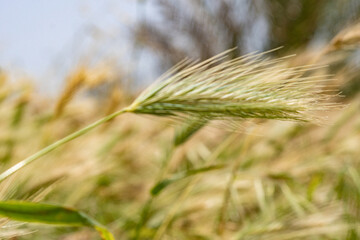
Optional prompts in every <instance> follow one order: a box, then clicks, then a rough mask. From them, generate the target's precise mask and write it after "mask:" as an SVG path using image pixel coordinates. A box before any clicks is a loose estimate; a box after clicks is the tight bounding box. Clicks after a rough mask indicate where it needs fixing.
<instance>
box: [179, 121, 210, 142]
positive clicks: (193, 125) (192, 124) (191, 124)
mask: <svg viewBox="0 0 360 240" xmlns="http://www.w3.org/2000/svg"><path fill="white" fill-rule="evenodd" d="M207 122H208V120H207V119H205V118H204V119H201V118H191V119H189V120H188V121H187V122H185V123H184V124H183V125H182V126H181V127H180V128H179V129H177V131H176V133H175V138H174V145H175V146H179V145H181V144H183V143H184V142H186V141H187V140H188V139H189V138H190V137H191V136H192V135H194V134H195V133H196V132H197V131H198V130H200V129H201V128H202V127H204V126H205V125H206V124H207Z"/></svg>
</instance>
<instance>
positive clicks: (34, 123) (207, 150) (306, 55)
mask: <svg viewBox="0 0 360 240" xmlns="http://www.w3.org/2000/svg"><path fill="white" fill-rule="evenodd" d="M358 29H359V25H358V24H355V25H352V26H349V27H348V28H346V29H344V30H343V31H341V32H340V33H339V34H338V35H337V36H336V37H335V38H334V39H333V40H332V41H330V42H329V43H328V44H327V45H326V46H325V47H324V48H322V49H318V50H317V51H311V52H307V51H305V50H301V49H300V50H298V51H297V52H296V54H297V55H296V56H293V57H289V58H286V57H284V58H282V59H281V64H284V65H286V66H287V67H286V68H284V66H283V65H281V69H280V70H277V69H278V68H277V66H278V65H274V66H276V67H274V68H272V67H271V68H268V65H271V66H272V64H273V62H275V63H276V64H278V61H280V60H279V58H273V59H272V58H269V59H266V60H264V62H261V61H258V60H256V61H254V62H251V58H250V60H249V61H250V63H251V64H249V62H246V61H245V62H241V60H239V59H237V58H230V60H225V63H224V62H222V60H224V59H221V61H218V62H217V61H212V60H211V61H209V62H208V63H207V64H204V65H201V64H203V63H204V62H200V63H195V62H190V61H189V62H186V61H185V62H182V63H180V65H177V67H178V68H175V69H173V72H170V74H169V75H168V76H167V77H165V78H164V79H163V81H159V82H158V83H157V84H158V85H157V84H154V85H151V86H150V87H149V88H148V89H147V90H145V91H144V92H143V93H141V94H138V93H137V92H136V91H128V88H127V86H125V84H124V85H121V84H120V83H118V82H116V81H114V79H116V78H117V77H119V76H116V74H115V72H116V71H115V70H114V69H111V67H109V65H106V64H100V65H99V66H97V67H94V68H90V67H87V66H79V67H74V71H73V72H71V73H69V74H68V78H67V79H66V83H65V87H64V89H63V91H62V92H61V94H60V96H59V97H58V98H57V99H46V98H45V97H42V96H40V95H37V94H36V92H35V91H34V90H33V86H32V83H31V82H22V81H18V82H15V83H14V82H11V81H9V80H8V76H7V72H6V71H2V72H0V131H1V133H2V134H1V136H0V173H3V172H5V171H6V170H7V169H9V168H10V167H11V166H14V165H15V164H16V163H19V162H20V161H21V160H22V159H26V158H27V157H28V156H29V155H31V154H33V153H34V152H36V151H38V150H39V149H43V148H45V147H47V146H49V145H50V144H52V143H53V142H55V141H57V140H59V139H62V138H64V137H66V136H68V135H69V134H71V133H73V132H76V131H77V130H79V129H82V128H83V127H85V126H87V125H88V124H91V123H92V122H94V121H96V120H98V119H101V118H103V117H105V116H108V115H109V114H112V113H114V112H116V111H118V110H119V109H122V108H124V107H126V106H129V105H130V106H133V108H132V109H131V111H129V112H132V113H139V114H126V115H121V116H119V117H117V118H114V119H111V120H110V121H107V122H106V123H104V124H102V125H101V126H100V127H98V128H96V129H94V130H93V131H91V132H89V133H86V134H84V135H83V136H81V137H79V138H77V139H74V141H71V142H68V143H67V144H65V145H64V146H61V147H59V148H56V149H55V150H54V151H53V152H51V153H49V154H48V155H44V156H43V158H41V159H39V160H37V161H36V162H32V163H31V164H29V165H27V166H25V167H23V168H20V169H19V171H17V172H16V173H14V174H13V175H11V176H9V177H6V178H4V179H2V181H0V202H3V201H4V202H5V201H8V200H21V201H27V202H31V203H50V204H54V205H56V206H57V205H61V206H68V207H72V208H74V209H76V210H79V211H81V213H86V214H87V215H89V216H91V217H93V218H94V219H96V220H97V221H98V222H100V223H101V224H102V225H101V226H105V227H106V228H107V229H109V231H110V232H111V233H112V234H113V235H114V237H115V238H116V239H139V240H140V239H184V240H185V239H194V240H195V239H199V240H200V239H234V240H235V239H244V240H257V239H269V240H272V239H273V240H287V239H316V240H317V239H319V240H320V239H324V240H325V239H346V240H355V239H359V238H360V230H359V229H360V158H359V156H360V148H359V144H360V94H359V89H358V87H357V85H356V84H357V82H358V80H357V76H358V73H357V72H356V71H354V70H353V69H352V68H351V66H350V65H349V64H348V62H347V60H348V58H349V52H351V51H354V50H356V49H357V48H358V46H359V31H358ZM230 53H231V52H230ZM260 55H261V54H260ZM220 56H222V55H220ZM263 57H264V55H261V56H260V57H259V58H260V59H263ZM265 58H266V55H265ZM238 61H239V62H241V64H243V65H240V64H239V65H236V64H238V63H239V62H238ZM268 61H269V62H271V61H273V62H271V64H268V63H269V62H268ZM185 63H186V64H185ZM254 63H255V64H254ZM181 64H183V65H181ZM196 64H199V65H196ZM221 64H223V65H221ZM312 64H316V65H312ZM194 66H196V67H194ZM204 66H205V67H204ZM249 66H250V67H253V68H251V69H250V67H249ZM303 66H306V67H303ZM203 67H204V68H203ZM240 67H243V68H240ZM189 69H190V70H189ZM224 69H231V71H229V72H227V71H225V70H224ZM289 69H290V70H289ZM299 69H300V70H299ZM309 69H311V71H312V72H313V73H312V74H314V75H310V74H309V73H308V70H309ZM292 71H293V72H292ZM234 72H236V74H240V75H236V74H235V73H234ZM237 72H238V73H237ZM244 72H246V73H247V74H242V73H244ZM241 74H242V75H241ZM263 75H265V76H263ZM300 75H301V76H300ZM239 76H242V77H243V76H246V79H245V80H243V81H244V82H246V84H244V85H243V86H245V90H247V91H253V92H255V93H253V95H254V96H253V95H251V93H250V95H249V97H248V96H247V95H246V94H249V93H248V92H247V91H243V92H242V93H243V94H244V95H246V96H247V97H246V98H245V97H243V98H244V99H242V98H241V97H239V96H238V95H239V94H238V93H239V92H241V91H240V90H239V89H238V88H237V85H235V84H236V81H235V80H236V79H237V78H239ZM289 76H290V77H289ZM312 76H314V77H312ZM319 76H320V77H319ZM263 77H264V78H263ZM266 77H271V79H270V78H269V79H267V78H266ZM288 77H289V78H288ZM232 78H234V79H235V80H234V79H232ZM248 78H249V79H250V80H248ZM209 79H210V80H211V79H215V80H214V81H213V82H211V81H210V80H209ZM224 79H225V80H224ZM229 79H232V80H229ZM274 79H275V80H279V82H280V81H282V82H286V83H287V84H289V86H291V87H292V90H293V91H292V92H291V93H288V91H285V90H286V89H285V90H284V89H282V87H284V88H285V87H286V86H287V85H279V84H277V85H270V86H272V87H273V89H271V91H270V90H269V91H268V92H266V91H265V90H264V89H265V87H268V86H269V85H266V84H265V83H266V81H269V82H271V80H274ZM291 79H294V80H291ZM304 79H305V82H307V81H308V82H309V83H310V82H311V84H314V86H319V85H317V84H318V83H319V82H321V85H320V89H312V86H313V85H306V86H304V85H301V81H304ZM319 79H320V80H321V81H319V82H317V80H319ZM220 80H224V81H228V82H227V84H228V85H226V84H224V85H222V84H220V86H218V85H216V84H215V85H211V84H212V83H214V82H215V83H216V81H220ZM262 84H265V85H262ZM209 85H211V87H209ZM233 85H234V86H233ZM254 85H255V87H254ZM199 86H200V87H201V90H198V89H197V88H196V87H199ZM224 86H225V87H224ZM228 86H230V87H228ZM222 87H224V88H225V89H227V90H228V91H227V92H226V91H224V92H225V93H226V96H225V95H220V94H221V93H224V92H221V91H222V90H223V88H222ZM226 87H228V88H226ZM302 87H303V89H302ZM209 89H210V90H209ZM219 89H222V90H219ZM185 90H186V91H185ZM283 90H284V91H283ZM92 91H100V92H101V91H104V92H105V93H104V94H101V95H100V97H99V96H98V95H92V94H91V92H92ZM209 91H210V94H209V93H208V92H209ZM217 91H219V92H220V94H218V93H217ZM327 91H328V92H330V94H331V96H332V97H331V98H329V99H328V98H325V97H324V98H322V97H319V98H317V95H316V94H317V93H320V92H327ZM214 92H215V93H214ZM200 93H201V94H202V95H201V94H200ZM234 93H237V94H238V95H236V94H234ZM265 93H266V94H265ZM277 93H280V94H279V96H278V95H276V94H277ZM262 94H264V96H263V95H262ZM219 95H220V96H219ZM233 95H236V96H233ZM179 96H180V97H179ZM274 96H275V97H278V98H275V97H274ZM321 96H323V95H321ZM305 98H306V101H305V100H304V101H301V104H298V103H299V102H297V101H294V102H293V103H291V104H290V103H289V104H288V105H287V104H286V103H284V99H285V100H286V101H289V99H290V100H294V99H295V100H299V101H300V100H302V99H305ZM234 99H237V101H238V100H239V99H241V100H242V101H245V102H246V101H249V100H253V99H256V100H259V101H260V102H261V101H262V102H261V104H263V105H261V107H264V106H265V107H264V108H269V106H270V107H272V106H273V105H271V104H270V103H273V102H276V103H280V104H283V105H281V106H285V107H289V106H291V107H293V105H295V110H294V109H293V108H291V109H290V110H291V111H290V110H289V108H281V109H280V110H277V109H275V110H274V108H272V109H270V110H269V111H265V112H264V111H262V110H261V109H260V110H261V111H259V112H258V113H256V114H255V113H251V114H250V113H247V114H248V115H246V113H245V114H244V112H243V111H245V110H243V109H241V110H238V109H235V110H234V108H233V105H231V107H232V108H230V110H229V108H225V110H223V109H220V110H219V108H216V107H213V108H212V109H211V111H209V113H208V112H206V109H205V110H204V108H207V107H208V106H209V104H215V105H216V104H220V103H221V104H223V103H225V104H228V103H229V102H230V103H231V101H233V100H234ZM264 99H266V100H264ZM215 100H216V101H215ZM318 100H319V101H318ZM320 100H325V103H326V104H323V105H321V103H320ZM222 101H224V102H222ZM134 103H135V104H134ZM197 103H201V104H203V105H201V104H199V106H197V105H196V104H197ZM204 103H205V104H204ZM297 104H298V105H297ZM302 104H305V106H306V108H299V109H298V108H296V107H302V106H303V105H302ZM194 105H196V106H195V107H198V108H196V109H195V110H192V108H190V107H191V106H194ZM204 105H205V107H204ZM179 106H180V107H179ZM166 107H168V109H165V110H164V108H166ZM312 107H313V108H314V113H312V114H313V115H311V117H308V115H302V114H303V112H307V111H308V110H313V109H312ZM184 109H185V110H184ZM189 109H190V110H189ZM254 109H255V110H256V109H257V110H259V108H258V107H257V106H256V108H252V109H251V111H254ZM284 109H285V110H284ZM293 110H294V111H293ZM325 110H326V111H325ZM152 111H155V112H156V114H153V115H157V116H148V115H147V114H149V113H150V115H151V114H152V113H153V112H152ZM216 111H217V112H216ZM199 112H201V113H199ZM204 112H205V113H204ZM294 112H295V113H294ZM143 113H145V114H144V115H142V114H143ZM278 113H280V115H277V114H278ZM314 114H315V115H314ZM244 115H245V117H244ZM164 116H165V117H164ZM246 116H249V118H251V120H249V121H248V120H246V121H245V119H246ZM277 116H280V117H277ZM303 116H306V117H303ZM271 119H272V120H271ZM274 119H277V120H274ZM279 119H280V120H279ZM281 119H282V120H284V121H281ZM317 119H321V120H320V121H315V120H317ZM213 120H216V121H217V122H216V123H215V124H212V123H211V121H213ZM224 120H225V121H224ZM287 120H290V121H287ZM302 121H305V122H302ZM60 211H61V210H60ZM1 216H4V214H1ZM81 216H82V215H81ZM15 220H16V219H14V220H12V218H11V217H9V218H6V217H3V218H0V238H1V239H25V240H26V239H63V240H81V239H84V240H85V239H99V238H100V236H99V234H98V233H96V232H95V231H94V230H93V229H91V228H88V227H94V225H91V224H90V225H89V224H87V223H86V224H80V225H76V224H74V225H75V227H74V226H73V227H69V226H61V227H60V226H55V227H54V226H50V225H46V224H36V223H29V222H31V221H15ZM17 220H19V219H17ZM35 222H36V221H35ZM60 225H66V224H60ZM83 226H87V227H83ZM98 226H99V225H96V224H95V228H96V227H98ZM103 237H104V236H103ZM104 239H105V238H104ZM109 239H111V238H109Z"/></svg>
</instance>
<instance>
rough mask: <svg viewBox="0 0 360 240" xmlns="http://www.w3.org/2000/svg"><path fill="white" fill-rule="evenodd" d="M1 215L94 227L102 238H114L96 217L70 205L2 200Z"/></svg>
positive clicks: (19, 219) (20, 219)
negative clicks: (69, 206)
mask: <svg viewBox="0 0 360 240" xmlns="http://www.w3.org/2000/svg"><path fill="white" fill-rule="evenodd" d="M0 216H4V217H7V218H9V219H12V220H17V221H22V222H35V223H44V224H52V225H65V226H78V227H82V226H87V227H92V228H94V229H96V230H97V231H98V232H99V233H100V235H101V237H102V239H104V240H114V237H113V235H112V234H111V233H110V232H109V231H108V230H107V229H106V228H105V227H104V226H103V225H101V224H100V223H98V222H97V221H96V220H95V219H93V218H91V217H90V216H88V215H86V214H85V213H83V212H81V211H77V210H75V209H72V208H68V207H63V206H58V205H51V204H44V203H34V202H25V201H13V200H12V201H0Z"/></svg>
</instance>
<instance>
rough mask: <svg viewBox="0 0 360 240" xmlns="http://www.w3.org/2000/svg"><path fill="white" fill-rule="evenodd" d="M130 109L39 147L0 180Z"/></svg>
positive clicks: (0, 178)
mask: <svg viewBox="0 0 360 240" xmlns="http://www.w3.org/2000/svg"><path fill="white" fill-rule="evenodd" d="M130 111H131V110H130V109H129V108H123V109H121V110H120V111H117V112H115V113H112V114H110V115H108V116H106V117H104V118H102V119H99V120H98V121H96V122H94V123H92V124H90V125H88V126H86V127H84V128H82V129H80V130H78V131H76V132H74V133H72V134H70V135H68V136H66V137H64V138H62V139H60V140H58V141H56V142H54V143H53V144H51V145H49V146H47V147H45V148H43V149H41V150H40V151H38V152H37V153H35V154H33V155H31V156H29V157H27V158H25V159H24V160H22V161H21V162H18V163H17V164H15V165H14V166H12V167H11V168H9V169H8V170H6V171H5V172H3V173H1V174H0V182H2V181H3V180H5V179H6V178H7V177H9V176H10V175H12V174H14V173H15V172H17V171H18V170H20V169H21V168H23V167H25V166H26V165H28V164H30V163H32V162H34V161H35V160H36V159H39V158H41V157H42V156H44V155H46V154H48V153H49V152H52V151H53V150H55V149H57V148H58V147H60V146H62V145H64V144H65V143H67V142H70V141H71V140H73V139H75V138H78V137H80V136H82V135H84V134H86V133H88V132H89V131H91V130H92V129H94V128H96V127H97V126H99V125H101V124H103V123H105V122H108V121H110V120H111V119H113V118H115V117H117V116H119V115H121V114H123V113H125V112H130Z"/></svg>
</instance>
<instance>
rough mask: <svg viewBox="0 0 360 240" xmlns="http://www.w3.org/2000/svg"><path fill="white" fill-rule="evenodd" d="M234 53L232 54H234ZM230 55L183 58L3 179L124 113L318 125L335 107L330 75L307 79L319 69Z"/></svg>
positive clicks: (255, 56)
mask: <svg viewBox="0 0 360 240" xmlns="http://www.w3.org/2000/svg"><path fill="white" fill-rule="evenodd" d="M229 51H231V50H229ZM229 51H226V52H223V53H221V54H219V55H217V56H215V57H213V58H210V59H208V60H205V61H203V62H200V63H196V62H193V61H190V60H184V61H182V62H180V63H179V64H178V65H177V66H175V67H174V68H172V69H171V70H170V71H168V72H167V73H165V74H164V75H163V76H162V77H160V78H159V79H158V80H157V81H156V82H155V83H154V84H153V85H151V86H150V87H149V88H147V89H146V90H145V91H144V92H143V93H141V94H140V95H139V97H138V98H137V99H136V100H135V101H134V102H133V103H132V104H131V105H130V106H128V107H126V108H123V109H121V110H120V111H118V112H115V113H113V114H110V115H108V116H106V117H104V118H102V119H100V120H98V121H96V122H94V123H92V124H90V125H88V126H86V127H85V128H83V129H81V130H79V131H77V132H75V133H72V134H70V135H68V136H66V137H65V138H63V139H60V140H59V141H57V142H55V143H53V144H51V145H49V146H48V147H46V148H44V149H42V150H40V151H39V152H37V153H35V154H34V155H32V156H30V157H28V158H26V159H24V160H23V161H21V162H19V163H17V164H16V165H14V166H13V167H11V168H10V169H8V170H6V171H5V172H3V173H2V174H0V181H2V180H4V179H5V178H7V177H8V176H10V175H11V174H13V173H15V172H16V171H18V170H19V169H21V168H22V167H24V166H26V165H28V164H30V163H31V162H33V161H35V160H36V159H39V158H40V157H42V156H44V155H46V154H47V153H49V152H51V151H53V150H54V149H56V148H58V147H60V146H62V145H64V144H65V143H67V142H69V141H71V140H73V139H75V138H78V137H79V136H81V135H84V134H86V133H87V132H89V131H90V130H92V129H94V128H95V127H97V126H99V125H101V124H103V123H105V122H108V121H110V120H111V119H113V118H115V117H117V116H118V115H120V114H123V113H126V112H132V113H136V114H151V115H157V116H167V117H172V118H175V119H184V118H193V117H196V118H197V119H200V120H201V121H204V122H206V121H208V120H214V119H215V120H217V119H225V120H234V119H235V120H239V119H248V118H263V119H281V120H294V121H313V120H316V119H317V117H316V115H315V114H314V113H315V112H316V111H319V110H327V109H329V108H331V107H333V106H335V105H334V104H332V103H329V102H327V101H324V100H328V98H329V95H327V94H324V93H323V90H322V89H321V88H322V85H321V84H318V83H322V82H323V81H324V77H325V76H311V75H308V76H307V75H305V74H306V73H307V72H308V71H309V70H313V69H316V68H318V67H317V66H300V67H286V64H285V58H280V59H273V60H271V59H269V58H266V53H260V54H249V55H246V56H243V57H239V58H235V59H233V60H228V61H226V60H225V59H226V57H227V55H228V53H229Z"/></svg>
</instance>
